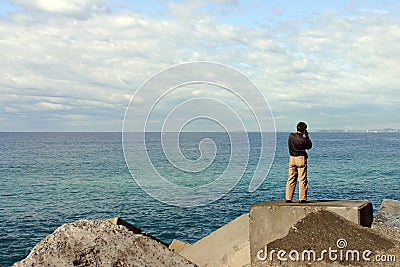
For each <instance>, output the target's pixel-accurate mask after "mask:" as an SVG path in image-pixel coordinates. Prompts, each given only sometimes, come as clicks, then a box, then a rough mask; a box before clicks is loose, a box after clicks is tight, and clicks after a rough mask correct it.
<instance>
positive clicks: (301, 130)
mask: <svg viewBox="0 0 400 267" xmlns="http://www.w3.org/2000/svg"><path fill="white" fill-rule="evenodd" d="M288 146H289V154H290V159H289V178H288V181H287V184H286V203H292V202H293V201H292V199H293V194H294V189H295V188H296V183H297V180H299V199H300V203H307V202H308V201H307V190H308V181H307V152H306V149H311V147H312V143H311V140H310V138H309V137H308V132H307V124H305V123H304V122H299V123H298V124H297V132H296V133H291V134H289V140H288Z"/></svg>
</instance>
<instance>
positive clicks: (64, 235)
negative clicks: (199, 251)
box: [13, 220, 195, 267]
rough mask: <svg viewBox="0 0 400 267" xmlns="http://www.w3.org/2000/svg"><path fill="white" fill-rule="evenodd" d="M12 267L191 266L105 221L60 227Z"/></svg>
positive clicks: (142, 237)
mask: <svg viewBox="0 0 400 267" xmlns="http://www.w3.org/2000/svg"><path fill="white" fill-rule="evenodd" d="M13 266H14V267H25V266H115V267H117V266H118V267H122V266H195V265H194V264H192V263H190V262H189V261H188V260H186V259H185V258H183V257H181V256H179V255H177V254H175V253H174V252H173V251H172V250H170V249H168V248H167V247H166V246H164V245H163V244H161V243H160V242H158V241H156V240H154V239H152V238H151V237H149V236H145V235H142V234H135V233H134V232H132V231H129V230H128V228H126V227H125V226H123V225H116V224H114V223H112V222H110V221H108V220H104V221H100V220H98V221H89V220H80V221H77V222H73V223H70V224H64V225H62V226H60V227H59V228H57V229H56V230H55V231H54V232H53V233H52V234H51V235H49V236H48V237H46V238H45V239H43V240H42V241H40V242H39V243H38V244H37V245H36V246H35V247H34V248H33V249H32V250H31V252H30V254H29V255H28V256H27V257H26V258H25V259H24V260H22V261H20V262H17V263H15V264H14V265H13Z"/></svg>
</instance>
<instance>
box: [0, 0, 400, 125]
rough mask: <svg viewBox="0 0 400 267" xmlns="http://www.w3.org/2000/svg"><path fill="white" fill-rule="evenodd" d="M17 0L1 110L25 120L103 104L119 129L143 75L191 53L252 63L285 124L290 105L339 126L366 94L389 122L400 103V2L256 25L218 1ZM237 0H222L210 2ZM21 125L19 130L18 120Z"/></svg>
mask: <svg viewBox="0 0 400 267" xmlns="http://www.w3.org/2000/svg"><path fill="white" fill-rule="evenodd" d="M14 2H15V3H18V4H20V5H22V6H23V7H24V9H22V10H21V11H19V12H17V13H12V14H9V15H7V16H4V17H3V18H1V19H0V36H1V37H0V50H1V51H2V61H1V62H0V65H1V68H2V72H1V73H0V94H1V98H0V103H1V107H3V108H2V109H1V108H0V110H2V112H3V114H4V116H6V117H7V116H8V117H10V118H11V117H14V118H17V120H18V119H21V118H22V117H18V116H22V115H23V116H26V114H27V113H28V112H29V116H37V117H40V118H42V119H43V120H46V119H50V118H54V117H56V116H58V117H57V118H69V120H68V121H71V122H72V121H73V118H78V117H79V118H86V119H88V120H90V119H93V116H92V114H96V113H98V114H105V113H106V114H107V116H108V117H107V118H108V119H109V120H113V119H114V121H104V129H103V130H115V131H119V130H120V129H121V127H122V125H121V120H120V118H121V117H122V116H123V114H124V112H125V107H126V106H127V104H128V103H129V98H130V96H131V95H133V93H134V91H135V90H136V88H137V87H138V86H139V85H140V84H141V83H142V82H144V81H145V80H146V79H147V78H149V77H150V76H151V75H153V74H155V73H157V72H158V71H160V70H162V69H163V68H165V67H169V66H171V65H173V64H177V63H181V62H186V61H193V60H209V61H215V62H221V63H225V64H227V65H231V66H233V67H235V68H238V69H239V70H241V71H243V72H244V73H245V74H247V75H248V76H249V77H250V78H251V79H252V80H253V81H254V82H255V83H256V84H257V85H258V87H259V88H260V89H261V90H262V91H263V92H264V94H265V96H266V97H267V99H268V101H269V102H270V105H271V106H272V109H273V112H274V113H275V114H277V125H278V129H279V128H280V129H289V128H291V124H293V123H295V120H296V119H294V118H293V116H292V114H297V115H296V116H299V117H302V116H303V117H305V119H306V120H309V121H317V122H318V123H317V125H316V127H318V128H325V127H328V126H329V125H331V124H330V121H329V119H330V118H335V119H336V120H335V121H336V125H335V127H347V126H354V127H355V128H359V127H362V125H357V119H358V118H359V117H360V116H364V115H365V114H367V115H368V112H369V111H368V109H364V108H363V107H367V106H374V107H376V109H375V110H374V111H370V112H374V116H377V118H378V119H377V121H371V124H375V125H376V127H377V128H379V127H383V126H385V124H390V125H393V122H392V121H387V120H388V119H386V120H385V117H387V118H392V117H391V116H387V114H386V113H385V112H388V110H390V112H393V110H395V111H400V110H399V108H398V106H399V105H398V104H399V102H398V99H399V96H400V91H399V90H398V84H400V75H399V73H400V66H399V64H398V62H400V60H399V59H400V56H399V55H400V46H398V43H400V22H399V21H398V19H397V20H396V19H395V18H396V15H397V17H398V14H393V12H395V11H386V12H382V11H380V12H377V11H374V10H354V11H353V13H350V14H346V15H344V14H341V13H339V12H338V11H329V12H321V13H319V14H314V15H313V16H310V17H307V18H305V20H302V21H298V20H297V21H296V20H292V21H285V22H282V23H275V24H268V21H266V20H264V21H263V22H264V23H261V24H259V26H248V25H238V24H237V23H227V22H224V23H222V22H221V20H220V17H218V16H220V14H221V13H219V14H218V15H216V13H214V12H211V11H210V9H207V8H202V7H204V6H205V5H207V3H206V2H205V1H189V2H169V3H168V4H167V5H166V8H167V10H166V13H165V15H166V16H165V17H161V16H160V17H151V16H146V15H144V14H141V13H138V12H135V11H134V10H133V11H131V10H124V11H122V12H120V13H112V12H111V11H110V10H109V8H108V7H107V6H106V5H105V4H104V3H103V1H97V0H85V1H77V0H76V1H61V0H57V1H55V0H54V1H45V0H34V1H27V0H15V1H14ZM225 4H226V6H225ZM235 6H237V3H235V1H220V2H214V6H212V8H213V10H217V9H218V7H226V8H228V9H229V8H232V7H235ZM32 11H33V12H32ZM38 14H40V16H38ZM257 19H258V20H261V19H262V18H257ZM143 101H145V99H140V102H143ZM33 107H36V110H34V109H33ZM39 107H40V108H39ZM340 110H348V112H349V114H350V112H351V111H356V112H359V111H360V110H363V112H365V113H362V112H359V113H357V114H352V116H354V122H353V123H351V125H348V124H349V122H348V121H347V120H343V121H342V123H341V121H340V120H337V117H335V116H337V114H338V112H339V111H340ZM87 114H90V115H88V116H86V115H87ZM110 114H112V115H110ZM319 114H324V115H323V116H322V115H319ZM363 114H364V115H363ZM342 115H343V114H342V113H340V116H342ZM330 116H331V117H330ZM357 116H359V117H357ZM116 118H118V119H116ZM80 121H81V120H80ZM26 123H27V122H26V121H24V120H22V119H21V124H26ZM96 123H102V122H99V121H96ZM87 124H88V125H91V123H87ZM71 125H72V126H71V129H70V130H74V129H75V130H80V128H79V127H78V128H76V124H72V123H71ZM110 125H111V126H110ZM4 127H5V128H7V126H4ZM4 127H3V126H2V128H4ZM13 127H14V128H13V129H10V130H18V124H13ZM32 127H34V126H33V125H32ZM108 127H111V128H108ZM397 127H398V128H400V125H398V126H397ZM68 129H69V128H68ZM96 129H97V128H96ZM98 129H102V128H101V126H99V128H98ZM89 130H90V129H89Z"/></svg>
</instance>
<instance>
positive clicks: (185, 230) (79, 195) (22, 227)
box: [0, 132, 400, 266]
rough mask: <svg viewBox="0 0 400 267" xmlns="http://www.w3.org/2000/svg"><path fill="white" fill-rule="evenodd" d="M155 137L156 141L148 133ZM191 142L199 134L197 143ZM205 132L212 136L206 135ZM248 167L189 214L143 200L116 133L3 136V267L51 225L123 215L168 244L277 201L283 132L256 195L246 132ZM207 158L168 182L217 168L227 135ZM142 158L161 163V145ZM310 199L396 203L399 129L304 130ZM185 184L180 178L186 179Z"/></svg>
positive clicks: (254, 149)
mask: <svg viewBox="0 0 400 267" xmlns="http://www.w3.org/2000/svg"><path fill="white" fill-rule="evenodd" d="M155 136H157V135H155ZM195 136H197V137H196V138H195ZM195 136H193V133H192V135H191V136H190V138H186V139H185V138H183V139H184V143H185V144H183V148H184V149H183V154H184V155H185V156H186V157H188V158H191V159H196V157H198V156H199V151H198V149H197V145H198V141H199V140H200V139H201V138H202V136H203V135H202V134H200V133H199V134H197V135H195ZM210 136H211V137H210ZM249 136H250V143H251V150H250V162H249V164H248V168H247V170H246V172H245V175H244V176H243V178H242V180H240V182H239V183H238V184H237V185H236V186H235V187H234V188H233V190H232V191H230V192H229V193H228V194H227V195H225V196H224V197H223V198H221V199H219V200H218V201H215V202H213V203H211V204H209V205H206V206H202V207H195V208H180V207H173V206H170V205H167V204H164V203H161V202H158V201H156V200H154V199H152V198H150V197H149V196H148V195H147V194H146V193H144V192H143V191H142V190H141V189H140V188H139V187H138V186H137V185H136V183H135V182H134V180H133V178H132V177H131V175H130V173H129V170H128V168H127V166H126V164H125V160H124V156H123V151H122V145H121V134H120V133H0V175H1V179H0V188H1V190H0V233H1V235H0V264H1V265H3V266H10V265H11V264H12V263H14V262H16V261H18V260H21V259H22V258H24V257H25V256H26V255H27V254H28V253H29V251H30V250H31V249H32V247H33V246H34V245H35V244H36V243H37V242H38V241H40V240H41V239H43V238H44V237H46V236H47V235H48V234H50V233H52V232H53V231H54V230H55V229H56V228H57V227H58V226H60V225H61V224H64V223H68V222H72V221H75V220H78V219H103V218H109V217H116V216H119V217H122V218H124V219H126V220H128V221H129V222H131V223H133V224H135V225H137V226H139V227H140V228H142V229H143V230H144V231H147V232H150V233H152V234H153V235H155V236H157V237H159V238H161V239H162V240H164V241H166V242H170V241H171V240H172V239H174V238H177V239H181V240H183V241H187V242H194V241H196V240H198V239H199V238H201V237H203V236H205V235H207V234H209V233H210V232H212V231H213V230H215V229H217V228H218V227H220V226H222V225H224V224H225V223H227V222H229V221H231V220H232V219H234V218H235V217H237V216H239V215H240V214H243V213H246V212H248V210H249V206H250V205H251V204H253V203H257V202H260V201H268V200H273V199H283V198H284V191H285V182H286V179H287V177H286V176H287V161H288V155H287V147H286V142H287V133H278V134H277V138H278V139H277V149H276V154H275V160H274V163H273V165H272V168H271V171H270V173H269V175H268V177H267V179H266V180H265V181H264V183H263V184H262V185H261V187H260V188H259V189H258V190H256V191H255V192H253V193H249V192H247V188H248V185H249V179H250V177H251V174H252V172H253V171H254V169H255V162H256V161H257V155H258V154H257V153H258V145H259V141H258V134H256V133H254V134H250V135H249ZM208 137H210V138H214V139H215V140H216V141H215V143H216V144H217V148H218V150H217V152H218V153H217V154H216V158H215V160H214V162H213V163H212V165H211V166H210V168H208V169H207V170H206V171H205V172H203V173H201V174H190V176H185V175H179V173H178V172H177V173H176V175H173V177H180V180H179V179H178V180H176V181H173V182H176V183H185V177H190V180H191V181H193V183H196V182H197V183H198V185H201V184H204V183H207V182H209V181H211V180H212V179H213V178H212V176H213V175H218V174H220V173H222V172H223V170H224V168H225V166H226V164H227V162H228V159H229V153H230V149H229V139H228V138H227V137H226V135H224V134H222V133H220V134H208ZM154 138H155V139H154V140H153V141H152V142H153V145H154V150H152V149H150V151H149V155H150V157H151V158H152V160H153V161H154V164H155V165H158V166H164V170H165V171H167V172H169V171H171V172H176V170H173V169H171V168H170V167H168V166H166V165H165V164H167V162H166V158H165V157H164V156H163V155H162V154H160V153H161V149H160V146H159V143H157V142H159V141H158V139H157V138H156V137H154ZM311 138H312V140H313V144H314V148H313V149H312V150H310V152H309V156H310V158H309V182H310V189H309V199H368V200H370V201H371V202H372V203H373V205H374V209H375V210H376V209H377V208H378V207H379V204H380V202H381V201H382V199H384V198H390V199H397V200H400V198H399V189H400V183H399V179H400V176H399V173H400V157H399V155H398V151H399V149H400V134H399V133H377V134H376V133H337V132H332V133H329V132H325V133H323V132H321V133H311ZM186 183H187V180H186Z"/></svg>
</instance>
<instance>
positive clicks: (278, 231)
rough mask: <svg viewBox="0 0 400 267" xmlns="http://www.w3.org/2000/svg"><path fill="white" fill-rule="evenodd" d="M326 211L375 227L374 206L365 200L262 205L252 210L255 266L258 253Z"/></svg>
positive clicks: (251, 222) (278, 202)
mask: <svg viewBox="0 0 400 267" xmlns="http://www.w3.org/2000/svg"><path fill="white" fill-rule="evenodd" d="M321 210H327V211H330V212H334V213H336V214H338V215H340V216H342V217H344V218H345V219H347V220H349V221H352V222H354V223H356V224H359V225H361V226H366V227H370V226H371V224H372V204H371V202H369V201H366V200H332V201H330V200H324V201H310V203H306V204H300V203H285V202H284V201H282V200H276V201H270V202H263V203H259V204H255V205H252V206H251V208H250V222H249V234H250V238H249V240H250V257H251V262H252V264H253V263H254V265H255V264H256V263H257V262H258V261H257V260H256V257H257V252H258V251H259V250H260V249H262V248H264V246H265V245H267V244H268V243H270V242H272V241H274V240H276V239H279V238H282V237H285V236H286V235H287V234H288V233H289V230H290V228H291V227H292V226H293V225H295V224H296V223H297V222H298V221H299V220H301V219H303V218H304V217H306V216H307V215H308V214H310V213H312V212H318V211H321Z"/></svg>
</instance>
